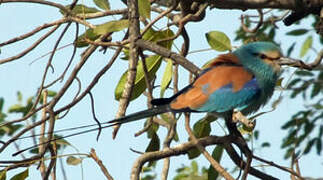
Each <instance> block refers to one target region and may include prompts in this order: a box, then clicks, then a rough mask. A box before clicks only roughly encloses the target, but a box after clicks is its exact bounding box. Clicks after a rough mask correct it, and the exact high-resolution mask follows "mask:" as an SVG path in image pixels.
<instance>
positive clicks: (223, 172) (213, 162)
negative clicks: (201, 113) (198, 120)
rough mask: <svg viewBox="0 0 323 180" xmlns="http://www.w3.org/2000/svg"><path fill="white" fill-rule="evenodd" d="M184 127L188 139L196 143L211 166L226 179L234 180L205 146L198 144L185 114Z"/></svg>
mask: <svg viewBox="0 0 323 180" xmlns="http://www.w3.org/2000/svg"><path fill="white" fill-rule="evenodd" d="M185 129H186V132H187V133H188V135H189V137H190V140H191V141H192V142H193V143H194V144H195V145H196V147H197V148H198V149H199V150H200V152H201V153H202V154H203V155H204V157H205V158H206V159H207V160H208V161H209V162H210V164H211V165H212V167H213V168H214V169H215V170H216V171H217V172H219V174H221V176H223V177H224V178H225V179H226V180H234V178H233V177H232V176H231V175H230V174H229V173H228V172H227V171H226V170H225V169H224V168H223V167H222V166H221V165H220V164H219V163H218V162H217V161H216V160H215V159H213V157H212V156H211V155H210V154H209V153H208V152H207V151H206V150H205V148H204V147H203V146H202V145H201V144H199V141H198V140H197V139H196V137H195V135H194V134H193V132H192V130H191V127H190V119H189V116H188V115H187V114H185Z"/></svg>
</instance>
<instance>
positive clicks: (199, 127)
mask: <svg viewBox="0 0 323 180" xmlns="http://www.w3.org/2000/svg"><path fill="white" fill-rule="evenodd" d="M215 120H216V117H214V116H211V115H207V116H206V117H204V118H202V119H200V120H198V121H197V122H196V123H195V124H194V126H193V133H194V135H195V137H196V138H202V137H206V136H208V135H210V132H211V125H210V123H211V122H213V121H215ZM200 154H201V152H200V151H199V150H198V149H197V148H194V149H191V150H189V151H188V153H187V155H188V158H189V159H194V158H196V157H198V156H199V155H200Z"/></svg>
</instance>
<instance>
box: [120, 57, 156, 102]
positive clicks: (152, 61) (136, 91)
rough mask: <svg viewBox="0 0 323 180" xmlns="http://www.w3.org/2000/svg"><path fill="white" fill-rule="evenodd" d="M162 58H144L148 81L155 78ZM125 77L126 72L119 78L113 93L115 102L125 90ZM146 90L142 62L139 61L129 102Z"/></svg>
mask: <svg viewBox="0 0 323 180" xmlns="http://www.w3.org/2000/svg"><path fill="white" fill-rule="evenodd" d="M161 60H162V57H160V56H158V55H153V56H149V57H148V58H146V65H147V70H148V78H149V80H152V79H153V78H154V77H155V74H156V72H157V70H158V68H159V67H160V64H161ZM127 75H128V71H126V72H125V73H123V75H122V76H121V78H120V80H119V82H118V85H117V87H116V89H115V92H114V97H115V99H116V100H119V99H120V98H121V96H122V93H123V90H124V88H125V85H126V82H127ZM145 89H146V83H145V75H144V70H143V65H142V61H139V63H138V65H137V74H136V80H135V83H134V87H133V90H132V94H131V98H130V100H131V101H132V100H134V99H136V98H137V97H139V96H140V95H141V94H142V93H143V92H144V91H145Z"/></svg>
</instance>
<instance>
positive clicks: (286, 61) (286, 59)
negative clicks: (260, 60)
mask: <svg viewBox="0 0 323 180" xmlns="http://www.w3.org/2000/svg"><path fill="white" fill-rule="evenodd" d="M296 63H298V60H296V59H292V58H289V57H281V58H280V59H279V61H278V64H279V65H280V66H282V65H287V66H291V65H294V64H296Z"/></svg>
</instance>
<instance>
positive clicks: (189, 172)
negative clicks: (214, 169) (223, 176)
mask: <svg viewBox="0 0 323 180" xmlns="http://www.w3.org/2000/svg"><path fill="white" fill-rule="evenodd" d="M176 172H177V175H176V176H175V177H174V180H207V179H208V175H207V170H206V169H205V168H202V172H199V168H198V164H197V162H196V161H192V162H191V166H184V165H183V166H182V167H181V168H178V169H177V170H176Z"/></svg>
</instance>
